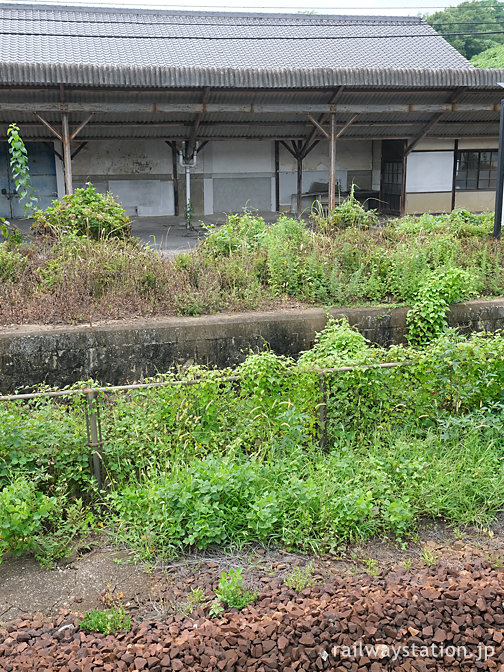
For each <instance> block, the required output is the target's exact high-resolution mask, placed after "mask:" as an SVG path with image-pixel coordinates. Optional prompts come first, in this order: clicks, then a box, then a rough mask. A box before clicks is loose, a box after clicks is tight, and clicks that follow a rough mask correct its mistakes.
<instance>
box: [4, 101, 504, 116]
mask: <svg viewBox="0 0 504 672" xmlns="http://www.w3.org/2000/svg"><path fill="white" fill-rule="evenodd" d="M499 111H500V103H477V102H474V103H426V104H420V103H418V104H417V103H415V104H404V103H403V104H398V103H390V104H387V105H383V104H381V105H378V104H371V103H369V104H351V105H342V104H335V105H330V104H322V105H320V104H313V105H312V104H297V103H294V104H288V105H287V104H284V105H253V104H252V105H237V104H224V103H209V104H206V105H202V104H201V103H186V104H180V103H179V104H177V103H144V104H141V103H92V102H89V103H16V102H2V103H0V112H38V113H40V112H60V113H63V112H65V113H70V112H88V113H89V112H104V113H106V112H112V113H134V112H144V113H156V112H165V113H188V114H198V113H200V112H201V113H205V112H211V113H219V112H223V113H237V114H238V113H242V114H279V115H285V114H317V113H319V114H356V113H366V114H375V113H376V114H384V113H388V112H392V113H403V114H410V113H412V112H421V113H426V112H432V113H433V114H434V113H436V112H499Z"/></svg>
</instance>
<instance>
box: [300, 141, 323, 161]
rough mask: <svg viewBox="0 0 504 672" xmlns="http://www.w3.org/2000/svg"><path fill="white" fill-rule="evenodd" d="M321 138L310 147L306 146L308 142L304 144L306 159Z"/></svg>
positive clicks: (304, 156)
mask: <svg viewBox="0 0 504 672" xmlns="http://www.w3.org/2000/svg"><path fill="white" fill-rule="evenodd" d="M319 142H320V140H315V142H312V144H311V145H310V146H309V147H306V143H304V145H303V159H305V158H306V157H307V156H308V154H309V153H310V152H311V151H312V150H313V149H315V147H316V146H317V145H318V144H319Z"/></svg>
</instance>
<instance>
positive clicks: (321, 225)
mask: <svg viewBox="0 0 504 672" xmlns="http://www.w3.org/2000/svg"><path fill="white" fill-rule="evenodd" d="M356 186H357V185H355V184H352V186H351V187H350V193H349V195H348V197H347V198H345V199H344V200H343V202H342V203H340V204H339V205H337V206H336V207H335V208H334V210H332V212H330V213H329V214H328V216H327V217H325V216H324V215H323V213H322V212H321V211H320V210H319V211H318V212H317V211H316V210H315V211H312V221H313V222H314V224H315V226H316V228H317V229H318V230H319V231H322V232H323V233H331V232H332V231H334V230H338V229H347V228H360V229H368V228H369V227H371V226H375V225H376V224H377V223H378V216H377V214H376V210H366V208H365V207H364V206H363V205H362V203H361V202H360V201H359V200H358V199H357V198H356V196H355V188H356Z"/></svg>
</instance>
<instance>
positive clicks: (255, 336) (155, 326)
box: [0, 298, 504, 393]
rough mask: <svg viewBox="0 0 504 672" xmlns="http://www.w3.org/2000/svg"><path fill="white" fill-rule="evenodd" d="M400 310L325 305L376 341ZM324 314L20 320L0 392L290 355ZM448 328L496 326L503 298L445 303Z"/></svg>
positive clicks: (397, 321) (2, 364) (8, 338)
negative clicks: (257, 354)
mask: <svg viewBox="0 0 504 672" xmlns="http://www.w3.org/2000/svg"><path fill="white" fill-rule="evenodd" d="M407 311H408V309H407V308H404V307H403V308H387V307H383V306H378V307H365V308H345V309H332V310H331V311H330V313H331V315H333V316H334V317H347V318H348V320H349V322H350V324H352V325H355V326H356V327H357V328H358V329H359V331H360V332H361V333H362V334H364V336H365V337H366V338H368V339H369V340H370V341H373V342H375V343H379V344H381V345H390V344H392V343H401V342H403V341H404V340H405V334H406V314H407ZM326 319H327V318H326V314H325V312H324V311H323V310H322V309H320V308H313V309H307V310H290V311H274V312H273V311H272V312H255V313H237V314H232V315H210V316H202V317H173V318H163V319H149V320H135V321H130V322H117V323H112V324H102V325H97V326H89V325H87V326H84V325H81V326H74V327H72V326H65V327H43V326H40V325H36V326H21V327H15V328H9V329H4V330H3V331H2V332H0V391H1V392H2V393H9V392H12V391H13V390H15V389H16V388H19V387H21V386H25V385H35V384H37V383H47V384H49V385H55V386H62V385H67V384H70V383H73V382H75V381H77V380H85V379H89V378H93V379H95V380H98V381H100V382H102V383H111V384H121V383H124V382H125V381H129V382H133V381H138V380H141V379H142V378H144V377H146V376H151V375H154V374H156V373H158V372H164V371H167V370H168V369H170V368H171V367H173V366H174V365H181V364H187V363H189V362H196V363H199V364H208V365H210V366H217V367H223V366H227V365H232V364H236V363H238V362H240V361H242V360H243V358H244V357H245V354H246V353H247V352H248V351H249V350H250V349H252V350H260V349H263V348H264V347H265V345H266V344H269V345H270V347H271V348H272V350H274V351H275V352H277V353H278V354H285V355H297V354H298V353H299V352H301V351H302V350H307V349H308V348H310V347H311V346H312V345H313V340H314V336H315V333H316V332H317V331H320V330H321V329H323V327H324V325H325V323H326ZM449 323H450V325H451V326H457V327H459V328H460V329H461V330H462V331H464V332H469V331H479V330H487V331H495V330H496V329H503V328H504V298H500V299H494V300H492V301H469V302H466V303H461V304H457V305H456V306H453V307H452V309H451V312H450V314H449Z"/></svg>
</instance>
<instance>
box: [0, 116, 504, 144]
mask: <svg viewBox="0 0 504 672" xmlns="http://www.w3.org/2000/svg"><path fill="white" fill-rule="evenodd" d="M424 123H425V119H421V120H417V121H415V120H413V121H359V122H356V123H354V124H353V126H355V127H357V128H367V127H370V126H376V127H380V128H387V127H394V126H397V127H401V126H422V125H423V124H424ZM461 123H463V124H464V125H468V124H483V123H484V124H485V125H489V124H494V125H496V126H498V124H499V119H498V117H496V118H495V119H494V120H493V121H481V120H480V121H473V120H467V121H464V122H461V121H444V122H443V121H440V122H439V125H440V126H446V127H449V126H453V125H456V124H461ZM19 125H20V126H22V127H23V128H39V127H40V123H37V122H35V121H33V122H32V121H21V122H19ZM7 126H8V124H7V123H6V122H3V123H2V122H0V128H7ZM183 126H187V127H190V126H192V124H191V123H190V122H188V121H164V122H163V121H161V122H158V121H155V122H138V121H96V122H95V123H93V124H88V125H87V128H88V129H94V128H143V129H149V128H180V127H183ZM202 126H204V127H206V128H211V127H214V126H215V127H219V126H225V127H229V128H240V127H244V126H255V127H258V128H270V127H271V128H278V127H279V126H282V127H285V126H309V127H310V128H311V127H312V123H311V122H310V121H309V120H307V119H304V118H301V119H288V120H285V119H282V120H280V121H262V120H261V119H260V118H258V119H257V120H256V121H218V120H215V121H202V122H201V124H200V128H201V127H202ZM118 139H120V138H118ZM182 139H183V138H182ZM238 139H239V138H238ZM305 144H306V143H305Z"/></svg>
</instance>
